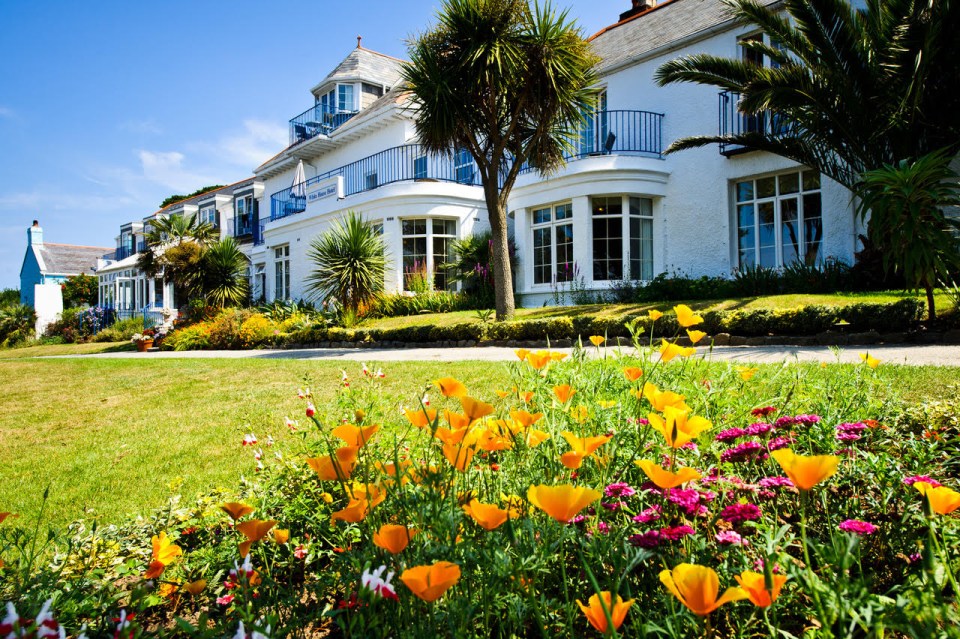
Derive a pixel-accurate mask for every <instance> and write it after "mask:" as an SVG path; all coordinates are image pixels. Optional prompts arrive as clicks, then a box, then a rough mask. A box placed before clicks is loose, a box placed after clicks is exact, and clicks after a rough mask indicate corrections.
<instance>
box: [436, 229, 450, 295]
mask: <svg viewBox="0 0 960 639" xmlns="http://www.w3.org/2000/svg"><path fill="white" fill-rule="evenodd" d="M452 259H453V238H451V237H437V236H434V238H433V287H434V290H437V291H445V290H447V272H446V271H445V270H444V269H443V265H444V264H446V263H447V262H449V261H451V260H452Z"/></svg>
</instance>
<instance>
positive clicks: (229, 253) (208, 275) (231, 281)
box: [199, 237, 249, 308]
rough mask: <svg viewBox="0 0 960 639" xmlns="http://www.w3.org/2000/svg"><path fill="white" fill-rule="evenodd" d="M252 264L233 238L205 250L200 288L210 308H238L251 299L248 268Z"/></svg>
mask: <svg viewBox="0 0 960 639" xmlns="http://www.w3.org/2000/svg"><path fill="white" fill-rule="evenodd" d="M248 262H249V260H248V259H247V256H246V255H244V254H243V251H241V250H240V247H239V246H237V243H236V241H235V240H234V239H233V238H232V237H225V238H224V239H222V240H220V241H219V242H214V243H212V244H210V245H209V246H207V247H206V249H205V250H204V252H203V256H202V259H201V273H202V274H201V276H200V278H199V279H200V284H201V288H202V293H203V296H204V298H205V299H206V300H207V303H208V304H210V305H211V306H216V307H221V308H222V307H224V306H239V305H240V304H243V303H244V302H245V301H246V299H247V295H248V292H249V291H248V289H249V285H248V282H247V264H248Z"/></svg>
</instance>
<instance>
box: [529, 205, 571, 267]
mask: <svg viewBox="0 0 960 639" xmlns="http://www.w3.org/2000/svg"><path fill="white" fill-rule="evenodd" d="M532 221H533V225H532V226H533V283H534V284H551V283H555V282H569V281H572V280H573V205H572V204H571V203H570V202H564V203H562V204H555V205H553V206H547V207H543V208H538V209H534V210H533V220H532Z"/></svg>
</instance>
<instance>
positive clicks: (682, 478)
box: [636, 459, 701, 488]
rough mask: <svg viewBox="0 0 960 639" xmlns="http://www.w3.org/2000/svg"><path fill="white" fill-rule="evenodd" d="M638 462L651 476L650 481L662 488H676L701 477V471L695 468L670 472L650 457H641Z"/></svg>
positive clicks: (647, 474)
mask: <svg viewBox="0 0 960 639" xmlns="http://www.w3.org/2000/svg"><path fill="white" fill-rule="evenodd" d="M636 464H637V466H639V467H640V468H641V469H642V470H643V473H644V474H645V475H646V476H647V477H649V478H650V481H652V482H653V483H654V484H656V485H657V486H659V487H660V488H676V487H677V486H682V485H683V484H685V483H687V482H688V481H693V480H695V479H700V477H701V475H700V473H698V472H697V471H696V470H694V469H693V468H678V469H677V471H676V472H670V471H669V470H664V469H663V468H661V467H660V466H659V465H657V464H656V463H654V462H652V461H650V460H649V459H639V460H637V462H636Z"/></svg>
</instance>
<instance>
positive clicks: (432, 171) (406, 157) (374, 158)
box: [270, 144, 480, 221]
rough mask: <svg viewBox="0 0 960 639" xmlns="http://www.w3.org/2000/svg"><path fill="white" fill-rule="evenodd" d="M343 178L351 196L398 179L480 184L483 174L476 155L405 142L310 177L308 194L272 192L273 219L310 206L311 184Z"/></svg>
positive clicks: (291, 191)
mask: <svg viewBox="0 0 960 639" xmlns="http://www.w3.org/2000/svg"><path fill="white" fill-rule="evenodd" d="M337 176H341V177H342V178H343V195H344V197H348V196H350V195H355V194H357V193H362V192H364V191H371V190H373V189H375V188H378V187H381V186H384V185H386V184H393V183H394V182H412V181H416V180H420V181H424V182H455V183H460V184H468V185H471V186H479V184H480V177H479V174H478V173H477V166H476V163H475V162H474V161H473V158H472V157H470V156H469V155H464V154H463V153H459V154H457V155H456V156H455V157H452V158H451V157H449V156H438V155H430V154H428V153H427V152H426V151H425V150H424V149H423V147H421V146H420V145H419V144H405V145H402V146H396V147H393V148H392V149H387V150H386V151H381V152H380V153H376V154H374V155H371V156H369V157H365V158H363V159H362V160H357V161H356V162H352V163H350V164H347V165H345V166H341V167H339V168H336V169H333V170H332V171H327V172H326V173H323V174H321V175H318V176H316V177H312V178H310V179H309V180H307V181H306V183H305V184H304V186H303V193H304V195H302V196H300V195H294V194H293V188H292V187H291V188H286V189H284V190H282V191H278V192H277V193H274V194H273V195H272V196H270V220H271V221H273V220H280V219H283V218H285V217H289V216H291V215H296V214H297V213H302V212H303V211H305V210H306V208H307V198H306V193H308V192H309V191H310V188H311V187H312V186H313V185H314V184H317V183H318V182H322V181H324V180H329V179H330V178H332V177H337Z"/></svg>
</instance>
